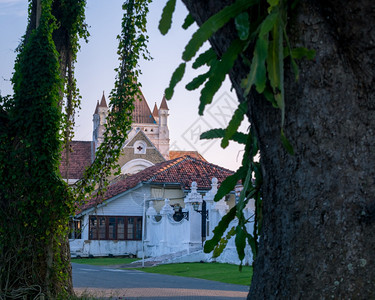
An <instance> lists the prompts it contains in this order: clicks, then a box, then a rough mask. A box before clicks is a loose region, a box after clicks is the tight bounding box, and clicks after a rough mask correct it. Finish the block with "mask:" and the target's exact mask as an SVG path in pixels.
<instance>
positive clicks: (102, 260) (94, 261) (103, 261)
mask: <svg viewBox="0 0 375 300" xmlns="http://www.w3.org/2000/svg"><path fill="white" fill-rule="evenodd" d="M136 260H139V259H138V258H127V257H95V258H72V262H73V263H77V264H85V265H93V266H110V265H125V264H130V263H131V262H133V261H136Z"/></svg>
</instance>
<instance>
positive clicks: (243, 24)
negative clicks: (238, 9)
mask: <svg viewBox="0 0 375 300" xmlns="http://www.w3.org/2000/svg"><path fill="white" fill-rule="evenodd" d="M234 24H235V25H236V29H237V32H238V36H239V37H240V39H241V40H243V41H244V40H247V38H248V37H249V31H250V21H249V15H248V13H247V12H243V13H241V14H239V15H238V16H237V17H236V18H235V19H234Z"/></svg>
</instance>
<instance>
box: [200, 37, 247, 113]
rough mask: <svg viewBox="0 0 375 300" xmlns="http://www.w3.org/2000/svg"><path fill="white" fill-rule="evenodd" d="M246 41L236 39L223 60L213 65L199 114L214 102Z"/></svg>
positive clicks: (203, 90) (201, 99)
mask: <svg viewBox="0 0 375 300" xmlns="http://www.w3.org/2000/svg"><path fill="white" fill-rule="evenodd" d="M244 45H245V44H244V42H243V41H240V40H234V41H233V42H232V43H231V45H230V46H229V48H228V50H227V51H226V52H225V53H224V54H223V56H222V58H221V60H220V61H219V62H218V63H217V64H215V65H213V66H211V69H210V70H211V75H210V77H209V79H208V81H207V82H206V84H205V86H204V88H203V89H202V91H201V97H200V104H199V114H200V115H202V114H203V110H204V108H205V106H206V105H207V104H209V103H211V102H212V99H213V97H214V95H215V94H216V92H217V91H218V90H219V88H220V87H221V85H222V83H223V81H224V79H225V76H226V74H228V73H229V71H230V70H231V69H232V68H233V65H234V62H235V61H236V59H237V57H238V55H239V54H240V53H241V52H242V50H243V48H244Z"/></svg>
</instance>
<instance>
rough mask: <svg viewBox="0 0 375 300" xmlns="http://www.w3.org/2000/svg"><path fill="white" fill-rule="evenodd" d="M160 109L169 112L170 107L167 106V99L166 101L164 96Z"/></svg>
mask: <svg viewBox="0 0 375 300" xmlns="http://www.w3.org/2000/svg"><path fill="white" fill-rule="evenodd" d="M159 109H167V110H169V108H168V105H167V99H165V95H164V96H163V99H162V100H161V104H160V108H159Z"/></svg>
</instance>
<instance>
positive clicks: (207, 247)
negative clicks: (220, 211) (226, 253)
mask: <svg viewBox="0 0 375 300" xmlns="http://www.w3.org/2000/svg"><path fill="white" fill-rule="evenodd" d="M235 216H236V206H233V207H232V208H231V209H230V210H229V212H228V213H227V214H226V215H225V216H224V217H222V219H221V220H220V222H219V224H217V226H216V227H215V229H214V230H213V234H214V235H213V237H212V239H210V240H208V241H206V242H205V243H204V247H203V251H204V252H205V253H210V252H211V251H213V250H214V248H215V247H216V245H217V244H218V243H219V242H220V239H221V237H222V236H223V234H224V232H225V230H227V228H228V226H229V223H230V222H231V221H232V220H233V219H234V217H235Z"/></svg>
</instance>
